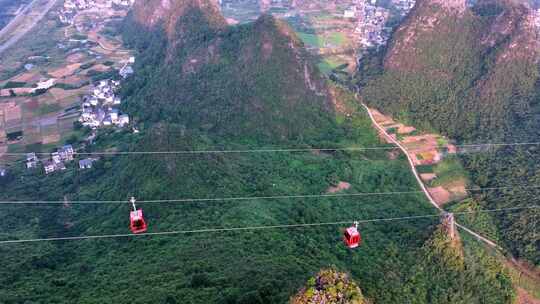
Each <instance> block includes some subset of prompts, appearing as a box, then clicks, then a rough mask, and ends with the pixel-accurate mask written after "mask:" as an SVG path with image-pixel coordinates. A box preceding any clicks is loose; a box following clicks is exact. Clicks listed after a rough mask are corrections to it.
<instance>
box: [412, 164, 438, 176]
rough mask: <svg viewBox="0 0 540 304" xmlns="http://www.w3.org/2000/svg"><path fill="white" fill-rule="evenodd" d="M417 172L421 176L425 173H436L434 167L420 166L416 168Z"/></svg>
mask: <svg viewBox="0 0 540 304" xmlns="http://www.w3.org/2000/svg"><path fill="white" fill-rule="evenodd" d="M416 170H417V171H418V173H420V174H424V173H433V172H434V165H420V166H416Z"/></svg>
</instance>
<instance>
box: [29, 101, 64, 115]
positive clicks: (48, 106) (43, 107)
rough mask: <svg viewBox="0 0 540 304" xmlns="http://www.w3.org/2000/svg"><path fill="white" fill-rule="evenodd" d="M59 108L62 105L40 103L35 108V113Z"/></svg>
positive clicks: (52, 111) (46, 112)
mask: <svg viewBox="0 0 540 304" xmlns="http://www.w3.org/2000/svg"><path fill="white" fill-rule="evenodd" d="M60 110H62V107H61V106H60V105H59V104H57V103H53V104H43V105H40V106H39V108H37V109H36V111H35V113H36V114H37V115H46V114H50V113H54V112H58V111H60Z"/></svg>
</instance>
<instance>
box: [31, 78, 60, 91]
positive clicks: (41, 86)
mask: <svg viewBox="0 0 540 304" xmlns="http://www.w3.org/2000/svg"><path fill="white" fill-rule="evenodd" d="M55 83H56V79H54V78H51V79H49V80H45V81H40V82H38V83H37V84H36V85H37V87H36V88H34V89H33V90H32V93H35V92H36V91H37V90H48V89H50V88H51V87H52V86H54V84H55Z"/></svg>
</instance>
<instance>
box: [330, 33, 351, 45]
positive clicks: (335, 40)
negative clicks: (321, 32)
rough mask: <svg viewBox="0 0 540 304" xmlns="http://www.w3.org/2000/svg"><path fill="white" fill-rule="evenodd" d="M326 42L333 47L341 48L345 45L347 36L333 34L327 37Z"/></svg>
mask: <svg viewBox="0 0 540 304" xmlns="http://www.w3.org/2000/svg"><path fill="white" fill-rule="evenodd" d="M326 41H327V42H330V43H331V44H333V45H335V46H342V45H344V44H345V43H347V36H345V34H343V33H341V32H333V33H330V35H328V37H327V39H326Z"/></svg>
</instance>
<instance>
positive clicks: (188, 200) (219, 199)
mask: <svg viewBox="0 0 540 304" xmlns="http://www.w3.org/2000/svg"><path fill="white" fill-rule="evenodd" d="M517 189H540V186H504V187H486V188H468V189H465V191H470V192H483V191H494V190H517ZM422 193H423V191H420V190H415V191H389V192H360V193H341V194H299V195H275V196H245V197H217V198H180V199H163V200H137V203H140V204H165V203H201V202H223V201H250V200H282V199H304V198H308V199H311V198H345V197H364V196H387V195H389V196H391V195H409V194H422ZM125 203H126V200H94V201H91V200H81V201H70V200H63V201H30V200H27V201H23V200H21V201H16V200H13V201H0V205H31V204H34V205H60V204H61V205H66V204H68V205H71V204H77V205H84V204H88V205H89V204H98V205H99V204H125Z"/></svg>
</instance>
